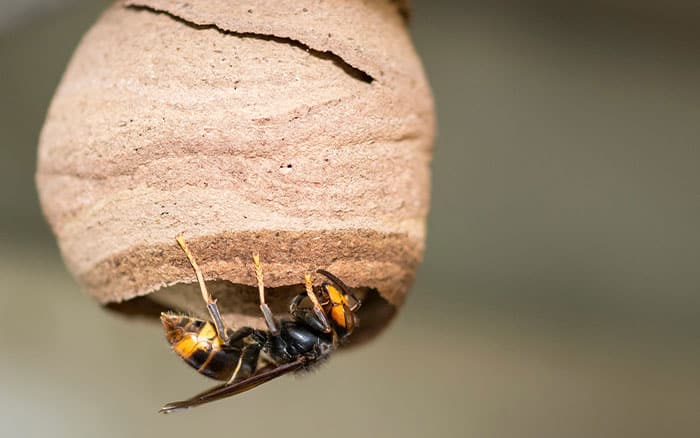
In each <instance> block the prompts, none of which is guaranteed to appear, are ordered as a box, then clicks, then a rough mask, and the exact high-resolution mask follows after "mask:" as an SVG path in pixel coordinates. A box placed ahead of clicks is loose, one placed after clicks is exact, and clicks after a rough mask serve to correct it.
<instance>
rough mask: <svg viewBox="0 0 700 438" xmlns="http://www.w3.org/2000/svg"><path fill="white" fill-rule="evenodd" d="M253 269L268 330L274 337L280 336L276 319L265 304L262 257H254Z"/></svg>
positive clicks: (261, 309)
mask: <svg viewBox="0 0 700 438" xmlns="http://www.w3.org/2000/svg"><path fill="white" fill-rule="evenodd" d="M253 267H254V268H255V277H256V278H257V279H258V293H259V294H260V311H261V312H262V314H263V317H264V318H265V323H266V324H267V328H268V330H270V333H271V334H272V335H273V336H278V335H279V334H280V331H279V328H278V327H277V323H276V322H275V318H274V316H273V314H272V310H270V307H269V306H268V305H267V303H266V302H265V286H264V284H263V269H262V265H261V264H260V256H259V255H257V254H254V255H253Z"/></svg>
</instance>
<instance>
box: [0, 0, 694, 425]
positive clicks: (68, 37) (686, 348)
mask: <svg viewBox="0 0 700 438" xmlns="http://www.w3.org/2000/svg"><path fill="white" fill-rule="evenodd" d="M108 3H109V2H107V1H104V0H99V1H98V0H90V1H88V0H70V1H68V0H63V1H61V0H31V1H28V0H4V1H3V2H2V3H0V132H1V133H2V137H0V211H1V214H0V242H1V245H0V276H1V278H2V279H3V286H2V291H1V292H0V332H1V333H2V334H3V341H2V345H3V349H2V353H0V424H2V429H3V433H2V435H3V436H8V437H15V436H17V437H25V436H41V437H46V436H52V437H62V436H66V437H83V436H85V437H94V436H103V437H121V436H130V437H141V436H143V437H146V436H154V435H155V434H158V435H163V436H200V437H202V436H233V435H236V436H270V435H273V434H274V435H280V434H284V436H289V437H295V436H308V435H309V434H313V435H320V434H325V433H332V435H333V436H334V437H346V436H347V437H358V436H395V437H425V436H446V437H448V436H449V437H467V436H475V437H477V436H478V437H514V436H517V437H530V436H531V437H550V436H551V437H590V436H605V437H608V436H610V437H613V436H614V437H619V436H635V437H639V436H670V435H671V434H672V436H674V437H680V436H688V437H690V436H700V171H699V170H700V80H699V78H700V26H698V24H697V23H698V22H700V6H696V4H697V3H696V2H691V1H683V0H672V1H669V2H635V1H631V0H629V1H627V0H607V1H606V0H598V1H593V2H581V4H580V5H577V6H572V5H570V4H567V5H566V6H563V5H561V4H560V3H559V2H548V1H524V2H523V1H520V2H516V1H512V2H507V1H505V2H504V1H501V2H490V1H431V2H428V1H421V0H416V1H414V2H413V4H414V18H413V23H412V32H413V35H414V39H415V44H416V46H417V49H418V51H419V52H420V53H421V55H422V57H423V60H424V62H425V66H426V69H427V71H428V74H429V76H430V78H431V81H432V85H433V88H434V92H435V98H436V101H437V109H438V120H439V138H438V140H437V148H436V150H435V152H436V154H435V160H434V174H433V182H434V186H433V193H434V195H433V196H434V197H433V210H432V215H431V219H430V229H429V241H428V250H427V254H426V258H425V263H424V264H423V266H422V267H421V270H420V272H419V276H418V279H417V282H416V284H415V287H414V289H413V292H412V294H411V296H410V298H409V301H408V303H407V305H406V306H405V307H404V309H403V311H402V313H401V314H400V315H399V317H398V318H397V320H396V321H395V323H394V324H393V325H392V326H391V327H390V329H389V330H387V331H386V332H385V333H384V334H383V335H382V336H381V337H380V338H378V339H377V340H375V341H374V342H372V343H370V344H369V345H365V346H362V347H361V348H357V349H353V350H351V351H349V352H345V353H342V354H339V355H337V357H336V358H335V359H334V360H332V361H331V362H330V363H329V364H328V365H327V366H326V367H324V368H323V369H321V370H319V371H318V372H317V373H315V375H313V376H307V377H302V378H298V379H291V378H287V379H281V380H280V381H277V382H275V383H271V384H268V385H265V386H264V387H261V388H259V389H257V390H255V391H252V392H250V393H247V394H245V395H242V396H239V397H237V398H234V399H230V400H227V401H225V402H220V403H216V404H213V405H211V406H208V407H206V408H199V409H196V410H194V411H191V412H189V413H186V414H182V415H172V416H162V415H158V414H157V413H156V411H157V409H158V408H159V407H160V406H161V405H162V403H163V402H166V401H171V400H176V399H181V398H183V397H186V396H189V395H191V394H193V393H195V392H199V391H200V390H203V389H205V388H206V387H207V386H208V385H210V383H211V382H210V381H207V380H205V379H204V378H202V377H200V376H197V375H196V374H195V373H193V372H191V370H190V369H189V368H187V367H186V366H185V365H183V364H181V363H180V362H179V359H176V357H175V356H174V355H173V354H172V353H171V352H170V351H169V350H168V348H167V345H166V343H165V341H164V339H163V333H162V330H161V328H160V327H159V326H158V325H156V324H150V323H146V322H143V321H139V320H128V319H126V318H124V317H122V316H119V315H116V314H112V313H108V312H106V311H104V310H103V309H101V308H100V307H99V306H98V305H97V304H96V303H95V302H93V301H92V300H91V299H90V298H88V297H87V296H85V295H83V294H82V293H81V292H80V290H79V289H78V287H77V285H76V284H75V283H74V281H73V280H72V279H71V278H70V277H69V275H68V273H67V271H66V270H65V269H64V267H63V265H62V261H61V260H60V256H59V254H58V250H57V248H56V245H55V242H54V240H53V237H52V235H51V233H50V231H49V229H48V227H47V225H46V224H45V223H44V221H43V218H42V216H41V212H40V210H39V206H38V202H37V197H36V193H35V188H34V180H33V173H34V167H35V153H36V152H35V151H36V144H37V138H38V133H39V130H40V128H41V125H42V122H43V118H44V114H45V111H46V108H47V106H48V104H49V101H50V99H51V96H52V93H53V91H54V89H55V87H56V85H57V83H58V81H59V79H60V77H61V74H62V71H63V69H64V68H65V65H66V63H67V62H68V60H69V57H70V55H71V53H72V51H73V49H74V48H75V46H76V45H77V43H78V41H79V39H80V37H81V35H82V34H83V33H84V32H85V31H86V30H87V29H88V27H89V26H90V25H91V24H92V23H93V22H94V21H95V20H96V18H97V16H98V15H99V13H100V11H101V10H103V9H104V8H105V7H106V6H107V5H108ZM338 394H342V397H338Z"/></svg>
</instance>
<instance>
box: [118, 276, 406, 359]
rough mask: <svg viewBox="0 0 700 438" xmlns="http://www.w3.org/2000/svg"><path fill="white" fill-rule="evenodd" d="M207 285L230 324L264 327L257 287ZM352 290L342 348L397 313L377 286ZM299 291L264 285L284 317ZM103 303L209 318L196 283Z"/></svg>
mask: <svg viewBox="0 0 700 438" xmlns="http://www.w3.org/2000/svg"><path fill="white" fill-rule="evenodd" d="M207 288H208V289H209V291H210V292H211V293H212V295H213V296H214V298H215V299H216V300H217V304H218V305H219V309H220V310H221V313H222V316H223V317H224V320H225V321H226V323H227V324H230V326H231V327H234V328H237V327H243V326H250V327H255V328H260V329H263V328H265V327H264V322H263V319H262V315H261V313H260V308H259V307H258V306H259V298H258V289H257V288H256V287H252V286H248V285H242V284H234V283H231V282H228V281H223V280H216V281H207ZM353 291H354V292H355V294H356V296H357V297H358V298H359V299H360V300H361V301H362V306H361V307H360V310H359V311H358V316H359V320H360V324H359V327H357V328H356V329H355V332H354V333H353V334H352V337H351V339H350V342H349V343H347V344H345V345H344V346H343V348H352V347H353V346H356V345H359V344H361V343H363V342H365V341H368V340H370V339H372V338H374V337H375V336H377V335H378V334H379V333H381V331H382V330H383V329H385V328H386V327H387V326H388V325H389V323H390V322H391V320H392V319H393V318H394V315H395V314H396V307H395V306H394V305H392V304H390V303H389V302H388V301H386V300H385V299H384V298H382V296H381V295H380V294H379V293H378V292H377V290H375V289H370V288H363V287H360V288H354V289H353ZM302 292H304V285H302V284H298V285H293V286H282V287H271V288H268V287H266V288H265V297H266V300H267V303H268V305H269V306H270V308H271V309H272V311H273V312H274V314H275V316H276V317H278V318H283V317H286V316H287V315H288V314H289V303H290V302H291V300H292V298H294V296H296V295H297V294H299V293H302ZM106 307H107V308H108V309H109V310H112V311H115V312H117V313H120V314H123V315H128V316H140V317H146V318H148V319H149V320H153V321H154V322H158V323H160V319H159V316H160V313H161V312H168V311H170V312H176V313H183V314H186V315H190V316H194V317H197V318H201V319H209V315H208V313H207V310H206V307H205V305H204V302H203V300H202V295H201V293H200V291H199V287H198V285H197V284H196V283H190V284H176V285H173V286H169V287H165V288H163V289H160V290H158V291H156V292H154V293H152V294H150V295H147V296H143V297H137V298H134V299H131V300H128V301H124V302H121V303H110V304H107V306H106Z"/></svg>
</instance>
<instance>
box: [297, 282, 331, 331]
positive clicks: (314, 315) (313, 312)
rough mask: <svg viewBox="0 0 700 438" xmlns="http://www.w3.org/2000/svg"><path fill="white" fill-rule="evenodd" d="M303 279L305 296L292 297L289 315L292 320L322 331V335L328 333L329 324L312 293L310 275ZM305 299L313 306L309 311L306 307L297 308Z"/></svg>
mask: <svg viewBox="0 0 700 438" xmlns="http://www.w3.org/2000/svg"><path fill="white" fill-rule="evenodd" d="M304 279H305V283H306V294H299V295H297V296H296V297H294V299H293V300H292V302H291V303H290V305H289V314H290V315H292V317H293V318H294V319H296V320H298V321H302V322H304V323H306V324H307V325H308V326H310V327H313V328H314V329H316V330H319V331H322V332H324V333H330V332H331V323H330V322H329V321H328V318H327V317H326V314H325V312H324V311H323V307H322V305H321V303H320V302H319V301H318V297H317V296H316V293H315V292H314V288H313V281H312V280H311V275H309V274H306V275H305V277H304ZM306 297H309V300H311V304H313V307H312V308H311V309H309V308H308V307H306V308H304V307H299V304H300V303H301V301H302V300H303V299H304V298H306Z"/></svg>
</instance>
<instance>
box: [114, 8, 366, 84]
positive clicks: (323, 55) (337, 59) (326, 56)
mask: <svg viewBox="0 0 700 438" xmlns="http://www.w3.org/2000/svg"><path fill="white" fill-rule="evenodd" d="M126 8H127V9H132V10H136V11H148V12H151V13H153V14H162V15H165V16H167V17H169V18H171V19H173V20H175V21H177V22H179V23H182V24H184V25H185V26H188V27H191V28H193V29H197V30H206V29H213V30H216V31H217V32H220V33H222V34H224V35H231V36H235V37H239V38H251V39H256V40H261V41H272V42H275V43H279V44H286V45H288V46H292V47H296V48H299V49H302V50H304V51H305V52H307V53H308V54H309V55H311V56H313V57H316V58H319V59H322V60H326V61H331V62H332V63H333V64H334V65H335V66H336V67H338V68H340V69H341V70H343V71H344V72H345V73H346V74H347V75H348V76H350V77H352V78H354V79H357V80H358V81H362V82H365V83H367V84H371V83H372V82H374V80H375V79H374V78H373V77H372V76H370V75H369V74H368V73H367V72H365V71H363V70H361V69H359V68H357V67H355V66H353V65H351V64H349V63H348V62H347V61H345V60H344V59H343V58H342V57H341V56H339V55H337V54H335V53H333V52H331V51H330V50H317V49H314V48H312V47H310V46H309V45H307V44H304V43H303V42H301V41H299V40H295V39H293V38H288V37H279V36H276V35H268V34H262V33H255V32H236V31H233V30H229V29H224V28H222V27H220V26H218V25H216V24H214V23H209V24H199V23H195V22H192V21H189V20H187V19H185V18H183V17H180V16H179V15H176V14H174V13H172V12H170V11H167V10H164V9H158V8H154V7H152V6H146V5H134V4H130V5H127V6H126Z"/></svg>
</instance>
